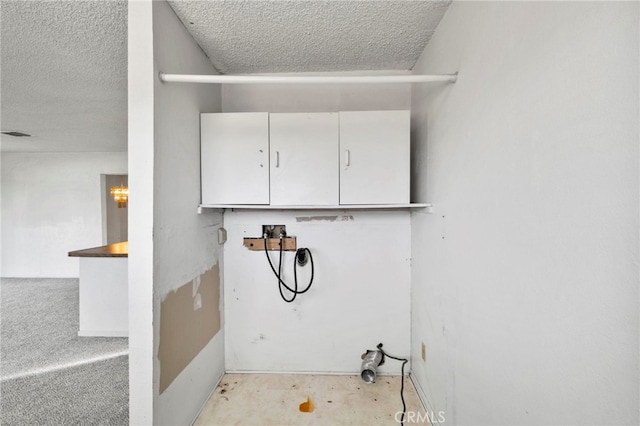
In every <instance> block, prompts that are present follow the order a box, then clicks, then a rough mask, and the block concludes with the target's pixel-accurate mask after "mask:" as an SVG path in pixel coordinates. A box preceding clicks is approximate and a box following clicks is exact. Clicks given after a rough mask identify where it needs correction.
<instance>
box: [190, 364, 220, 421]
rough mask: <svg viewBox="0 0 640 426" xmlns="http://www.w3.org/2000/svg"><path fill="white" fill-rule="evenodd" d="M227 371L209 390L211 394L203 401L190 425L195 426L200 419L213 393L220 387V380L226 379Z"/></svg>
mask: <svg viewBox="0 0 640 426" xmlns="http://www.w3.org/2000/svg"><path fill="white" fill-rule="evenodd" d="M225 374H227V373H222V374H221V375H220V378H219V379H218V381H217V382H216V384H215V385H214V386H213V388H211V392H209V395H208V396H207V399H205V400H204V402H203V403H202V406H201V407H200V409H199V410H198V414H196V416H195V417H194V418H193V421H192V422H191V425H190V426H193V424H194V423H195V422H196V420H198V417H200V414H202V410H204V407H206V406H207V403H208V402H209V400H210V399H211V397H212V396H213V393H214V392H215V391H216V389H217V388H218V385H219V384H220V382H221V381H222V379H224V375H225Z"/></svg>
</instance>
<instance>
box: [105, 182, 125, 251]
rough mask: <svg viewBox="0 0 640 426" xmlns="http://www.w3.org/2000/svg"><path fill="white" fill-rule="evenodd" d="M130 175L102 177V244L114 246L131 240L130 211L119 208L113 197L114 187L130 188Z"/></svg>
mask: <svg viewBox="0 0 640 426" xmlns="http://www.w3.org/2000/svg"><path fill="white" fill-rule="evenodd" d="M128 178H129V176H128V175H100V182H101V185H100V187H101V193H102V196H101V199H102V243H103V244H105V245H106V244H114V243H119V242H122V241H127V240H128V238H129V231H128V227H129V223H128V212H129V209H128V208H127V207H126V206H125V207H118V204H117V203H116V202H115V201H114V199H113V196H112V195H111V187H112V186H120V185H123V186H125V187H128V186H129V179H128Z"/></svg>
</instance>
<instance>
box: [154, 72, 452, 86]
mask: <svg viewBox="0 0 640 426" xmlns="http://www.w3.org/2000/svg"><path fill="white" fill-rule="evenodd" d="M457 77H458V73H455V74H435V75H420V74H411V75H359V76H355V75H344V76H306V75H305V76H298V75H286V76H285V75H277V76H273V75H193V74H165V73H163V72H161V73H160V80H162V81H164V82H167V83H218V84H265V83H268V84H296V83H298V84H362V83H377V84H388V83H431V82H437V81H448V82H451V83H454V82H455V81H456V78H457Z"/></svg>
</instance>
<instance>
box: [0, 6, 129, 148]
mask: <svg viewBox="0 0 640 426" xmlns="http://www.w3.org/2000/svg"><path fill="white" fill-rule="evenodd" d="M0 8H1V9H0V13H1V20H2V21H1V26H2V29H1V33H0V34H1V37H2V56H1V60H2V62H1V64H0V66H1V71H2V73H1V84H2V86H1V87H2V106H1V112H2V119H1V124H2V131H7V130H17V131H22V132H25V133H28V134H31V135H32V136H31V137H30V138H27V137H22V138H15V137H11V136H7V135H2V150H3V151H125V150H126V147H127V3H126V1H125V0H120V1H104V2H103V1H21V0H18V1H7V0H2V1H1V2H0Z"/></svg>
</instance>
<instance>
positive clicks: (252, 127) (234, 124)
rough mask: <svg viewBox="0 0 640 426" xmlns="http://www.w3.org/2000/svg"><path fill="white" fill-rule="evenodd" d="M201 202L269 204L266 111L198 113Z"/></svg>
mask: <svg viewBox="0 0 640 426" xmlns="http://www.w3.org/2000/svg"><path fill="white" fill-rule="evenodd" d="M200 140H201V151H200V156H201V179H202V204H269V114H268V113H266V112H259V113H225V114H201V115H200Z"/></svg>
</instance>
